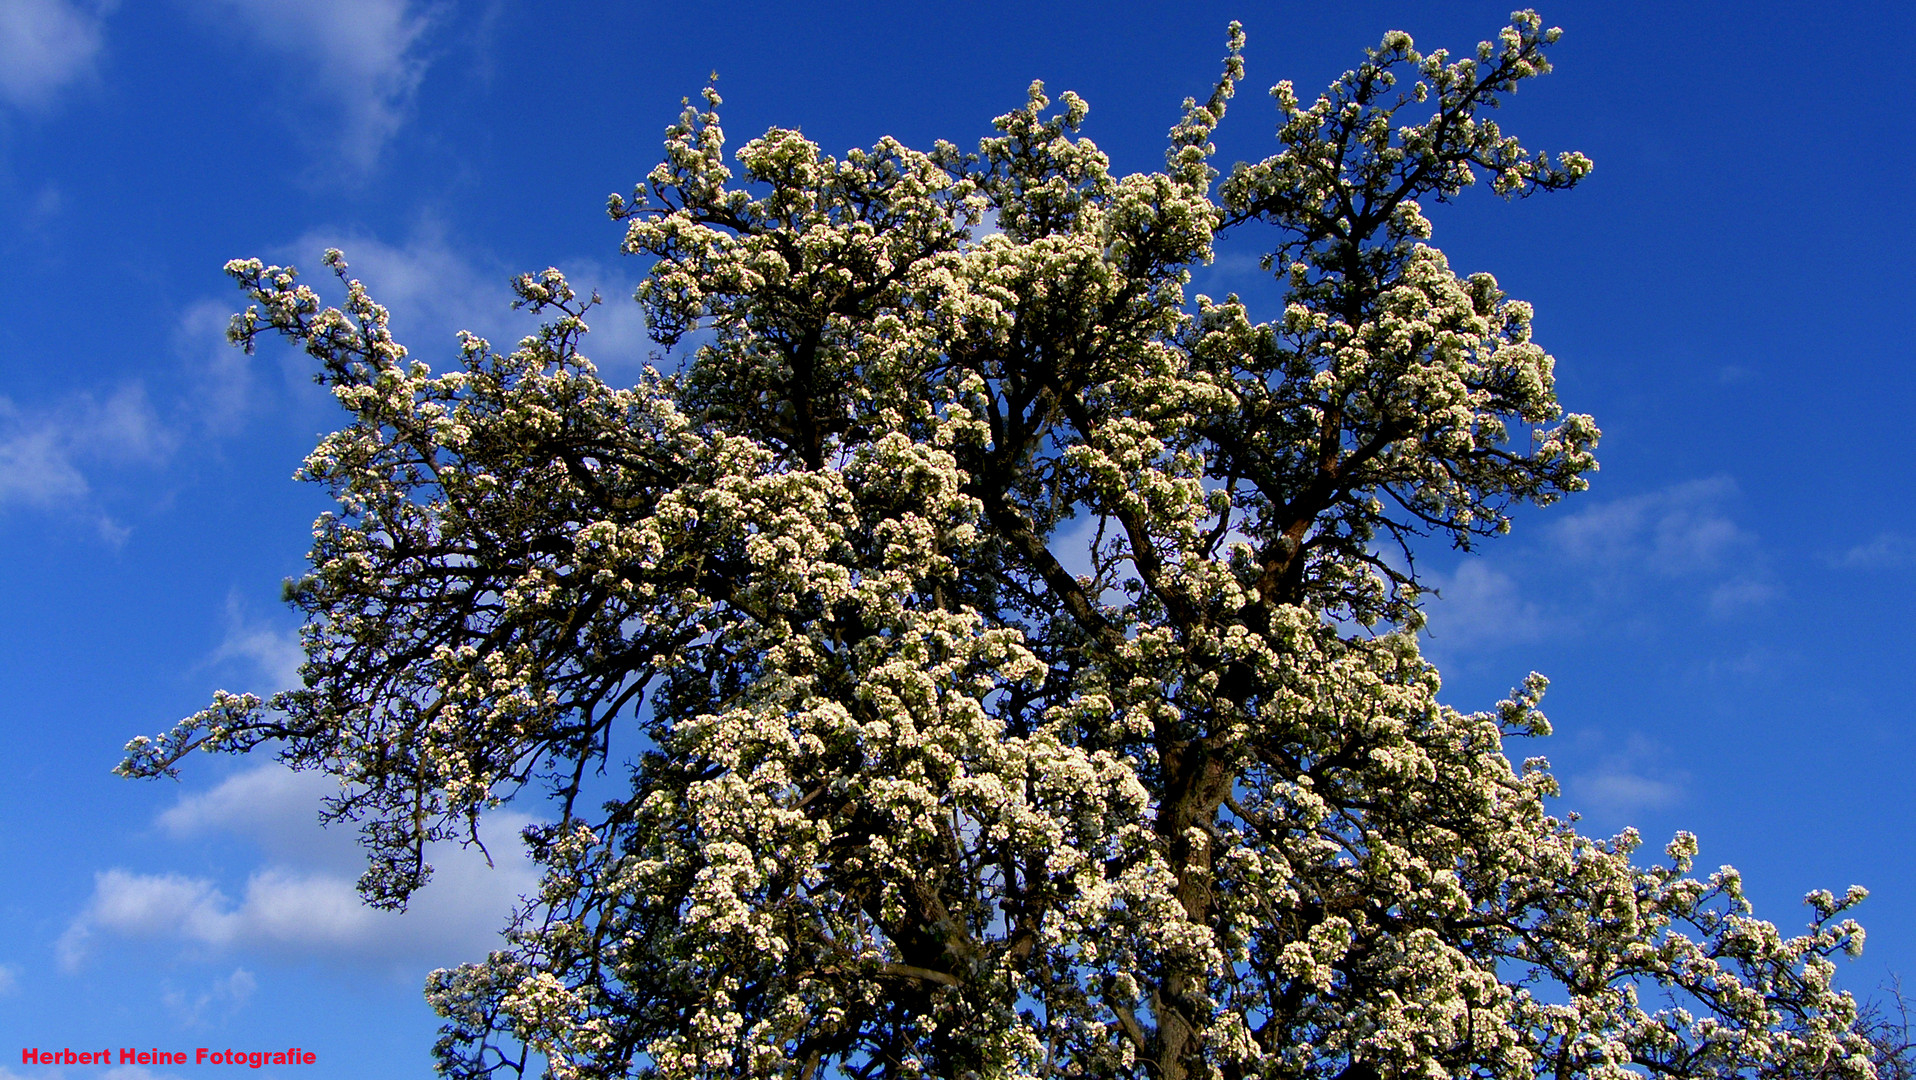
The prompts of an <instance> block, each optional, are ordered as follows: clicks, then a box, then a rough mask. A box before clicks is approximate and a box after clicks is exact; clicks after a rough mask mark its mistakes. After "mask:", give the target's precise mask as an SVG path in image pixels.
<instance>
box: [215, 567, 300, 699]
mask: <svg viewBox="0 0 1916 1080" xmlns="http://www.w3.org/2000/svg"><path fill="white" fill-rule="evenodd" d="M212 659H213V660H214V661H215V662H218V661H222V660H243V661H246V662H247V663H249V664H250V665H251V666H252V667H253V668H254V670H255V672H256V673H257V675H258V676H259V678H260V679H262V680H263V681H264V682H265V683H266V685H265V686H263V687H261V689H263V690H264V691H265V692H267V693H272V692H274V691H277V690H286V689H289V688H291V687H295V686H298V685H299V666H300V664H302V663H304V662H305V659H306V652H305V650H304V649H302V648H301V647H300V644H299V632H298V631H297V630H293V629H277V628H275V627H273V626H271V625H268V624H267V623H263V622H258V621H255V620H253V619H251V618H249V617H248V616H247V614H246V610H245V605H243V604H242V603H241V602H240V597H239V593H238V592H237V591H235V592H232V593H229V594H228V595H227V597H226V636H225V637H224V638H223V639H222V640H221V641H220V646H219V648H218V649H216V650H214V652H213V657H212Z"/></svg>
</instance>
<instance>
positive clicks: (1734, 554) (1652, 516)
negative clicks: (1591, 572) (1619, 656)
mask: <svg viewBox="0 0 1916 1080" xmlns="http://www.w3.org/2000/svg"><path fill="white" fill-rule="evenodd" d="M1737 494H1738V493H1737V487H1736V482H1735V481H1734V480H1731V479H1730V478H1729V477H1726V476H1717V477H1711V478H1708V479H1704V480H1694V481H1690V482H1688V483H1682V484H1675V485H1672V486H1670V487H1667V488H1663V489H1661V490H1658V491H1652V492H1647V493H1645V494H1641V495H1634V496H1630V497H1628V498H1623V499H1614V500H1611V501H1610V502H1606V503H1598V504H1596V505H1594V506H1591V507H1588V508H1586V509H1584V510H1581V511H1579V512H1578V513H1575V514H1572V515H1570V516H1568V517H1566V518H1562V519H1559V520H1558V521H1557V522H1555V523H1554V524H1553V525H1552V526H1551V527H1550V529H1549V531H1548V533H1547V534H1546V535H1547V536H1548V538H1549V539H1550V541H1551V546H1552V547H1553V548H1554V549H1555V553H1556V555H1557V556H1558V557H1560V558H1563V559H1566V560H1568V561H1569V562H1570V563H1572V564H1582V565H1583V566H1584V567H1586V568H1589V569H1595V570H1600V571H1602V572H1604V573H1606V574H1608V575H1611V576H1612V577H1613V578H1615V579H1636V580H1637V581H1639V582H1646V583H1647V581H1649V580H1655V579H1663V580H1666V581H1668V580H1677V581H1684V582H1687V583H1689V584H1690V586H1691V587H1692V588H1696V589H1700V590H1701V594H1702V598H1703V603H1704V607H1705V609H1706V610H1707V611H1708V612H1709V613H1710V614H1711V615H1712V616H1715V617H1717V618H1729V617H1733V616H1736V615H1740V614H1742V613H1744V612H1746V611H1747V610H1749V609H1751V608H1753V607H1757V606H1760V605H1762V604H1765V603H1767V602H1769V601H1770V600H1772V599H1774V598H1776V596H1777V595H1778V594H1779V592H1780V589H1779V587H1778V586H1777V584H1776V581H1775V575H1774V574H1773V573H1772V572H1771V570H1770V567H1769V565H1768V562H1767V561H1766V560H1765V558H1764V557H1763V549H1762V545H1761V543H1759V541H1758V538H1757V536H1756V535H1755V534H1754V533H1751V532H1750V531H1749V530H1747V529H1745V528H1743V527H1742V526H1741V525H1739V524H1737V522H1736V520H1735V518H1734V516H1733V515H1732V510H1731V507H1732V505H1733V504H1734V503H1735V501H1736V499H1737Z"/></svg>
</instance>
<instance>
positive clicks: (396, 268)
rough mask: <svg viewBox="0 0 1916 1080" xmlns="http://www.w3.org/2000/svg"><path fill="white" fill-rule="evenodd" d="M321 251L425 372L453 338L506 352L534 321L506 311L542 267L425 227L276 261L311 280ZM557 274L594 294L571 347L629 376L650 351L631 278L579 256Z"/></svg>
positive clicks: (353, 236)
mask: <svg viewBox="0 0 1916 1080" xmlns="http://www.w3.org/2000/svg"><path fill="white" fill-rule="evenodd" d="M327 248H338V249H340V250H341V251H342V252H344V253H345V255H346V260H347V262H348V264H349V267H348V270H347V275H348V277H352V278H357V279H359V280H360V281H363V282H365V284H366V288H367V290H368V291H369V292H370V293H371V294H372V296H373V298H374V299H375V300H377V301H379V302H380V303H381V304H384V305H385V306H386V307H387V309H388V310H390V311H391V312H392V319H393V335H394V336H395V337H397V338H398V339H399V340H400V342H401V343H402V344H405V345H406V346H407V347H408V348H410V349H412V350H413V353H414V355H415V356H416V357H417V358H419V359H422V360H424V361H426V362H427V363H428V364H430V365H432V366H433V368H434V369H435V370H443V369H444V368H445V367H446V366H447V363H448V358H450V357H452V356H454V355H455V354H456V350H455V347H454V339H455V337H456V335H457V334H458V332H459V331H461V330H467V331H471V332H472V333H475V334H478V335H479V336H481V337H484V338H487V339H489V340H490V341H491V342H492V343H493V346H494V347H495V348H498V349H501V350H509V349H511V348H512V347H513V346H514V345H515V344H516V343H517V342H518V340H519V339H520V338H521V337H523V336H524V335H526V334H529V333H532V332H533V331H534V330H536V329H537V328H538V320H537V318H535V317H534V316H532V315H530V314H528V313H527V312H525V311H523V310H520V311H515V310H513V308H512V301H513V293H512V287H511V279H512V277H513V275H514V274H516V273H522V272H534V271H538V270H543V269H545V267H543V266H528V267H516V268H515V267H508V266H507V265H506V264H504V263H503V262H501V261H500V260H498V259H495V258H491V257H488V256H486V255H483V254H480V253H477V252H472V251H467V250H463V249H461V248H459V247H458V246H456V245H454V244H453V243H452V242H451V241H449V240H448V239H447V238H446V235H445V232H444V230H443V229H442V228H441V227H440V226H439V225H438V224H437V223H435V222H431V221H426V222H422V223H421V224H420V225H419V226H418V227H417V228H416V229H414V231H413V232H412V234H411V235H410V236H408V237H407V238H406V239H405V240H403V241H401V242H398V243H394V242H392V241H389V240H385V239H382V238H380V237H377V236H373V235H371V234H369V233H366V232H363V231H360V230H355V229H338V228H322V229H314V230H312V231H310V232H308V233H306V234H305V235H304V236H301V237H300V238H299V239H298V240H296V241H294V242H293V243H292V244H290V245H287V246H286V247H284V248H282V249H281V250H280V252H279V253H278V255H277V256H276V257H277V258H278V259H280V260H282V261H285V262H290V263H293V264H294V265H297V266H300V267H302V268H303V269H305V275H304V276H305V277H306V279H308V280H311V279H312V277H313V273H314V271H313V270H312V269H310V268H313V267H317V265H318V262H319V254H320V252H322V251H324V250H326V249H327ZM559 269H561V270H562V271H564V272H565V274H566V277H567V279H568V280H569V281H570V282H571V284H572V287H573V288H574V289H575V290H576V291H577V292H578V293H579V295H580V296H590V295H592V294H593V293H597V294H598V295H599V297H600V300H601V301H602V302H601V304H600V305H599V306H598V307H596V308H594V309H593V310H592V312H591V313H590V314H588V315H587V316H586V322H587V324H588V325H589V326H590V327H591V328H592V329H591V332H590V333H589V334H587V336H586V338H585V342H584V344H583V345H582V346H581V351H582V352H583V353H584V354H585V355H586V356H588V357H590V358H591V359H592V361H593V362H594V363H595V364H596V365H597V366H598V367H599V369H600V370H601V371H602V372H603V373H604V374H605V375H606V377H607V378H610V379H619V378H624V377H628V376H632V375H636V374H637V372H638V371H639V369H640V368H641V367H642V366H643V365H644V364H645V363H646V361H647V358H648V357H649V356H650V353H651V349H652V344H651V339H650V338H649V337H648V336H647V326H646V321H645V314H644V312H643V311H642V310H641V309H640V308H639V306H638V304H636V303H634V302H633V300H632V293H633V290H634V289H636V288H637V287H638V276H637V275H636V274H635V273H633V272H632V270H631V269H630V268H628V267H626V266H624V265H622V264H620V263H618V262H616V261H607V260H599V259H589V258H580V259H567V260H562V261H561V262H560V263H559ZM315 287H317V288H320V289H321V291H322V293H323V294H326V295H335V296H336V294H337V286H336V284H335V285H334V288H333V289H332V290H331V291H330V292H329V291H328V290H327V289H326V286H325V285H323V284H320V283H318V282H315ZM222 310H223V309H222ZM208 324H209V325H210V319H209V320H208ZM220 325H221V326H222V327H224V325H225V324H224V322H222V323H221V324H220Z"/></svg>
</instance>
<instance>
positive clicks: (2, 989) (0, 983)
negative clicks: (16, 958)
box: [0, 964, 20, 997]
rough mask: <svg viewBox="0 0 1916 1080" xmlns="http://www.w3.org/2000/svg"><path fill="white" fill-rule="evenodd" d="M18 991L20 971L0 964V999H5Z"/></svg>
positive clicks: (8, 965)
mask: <svg viewBox="0 0 1916 1080" xmlns="http://www.w3.org/2000/svg"><path fill="white" fill-rule="evenodd" d="M18 989H20V969H19V968H17V967H14V966H13V965H12V964H0V997H5V996H7V995H8V994H11V993H13V992H14V991H15V990H18Z"/></svg>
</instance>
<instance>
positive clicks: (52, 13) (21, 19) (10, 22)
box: [0, 0, 105, 110]
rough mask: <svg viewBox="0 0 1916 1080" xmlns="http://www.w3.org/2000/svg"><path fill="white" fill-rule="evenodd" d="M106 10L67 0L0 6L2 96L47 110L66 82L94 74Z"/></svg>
mask: <svg viewBox="0 0 1916 1080" xmlns="http://www.w3.org/2000/svg"><path fill="white" fill-rule="evenodd" d="M104 8H105V6H104V5H100V4H86V3H71V2H68V0H7V2H6V3H4V4H0V99H4V100H6V101H7V102H8V103H10V104H12V105H15V106H17V107H19V108H23V109H34V110H38V109H44V108H45V107H47V106H48V105H49V104H51V103H52V101H53V98H54V97H55V96H56V95H57V94H58V93H59V92H60V91H61V90H63V89H65V88H66V87H67V86H68V85H70V84H72V83H74V82H78V81H79V80H81V79H84V78H87V77H89V76H91V75H92V74H93V73H94V69H95V65H96V64H97V63H98V60H99V55H100V47H101V33H100V30H101V22H102V16H103V15H104V14H105V10H104Z"/></svg>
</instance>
